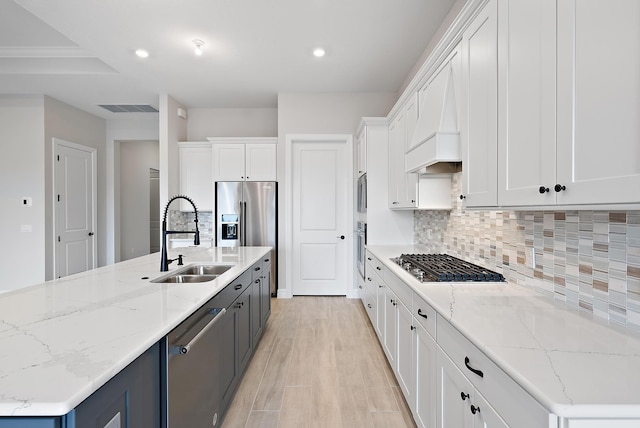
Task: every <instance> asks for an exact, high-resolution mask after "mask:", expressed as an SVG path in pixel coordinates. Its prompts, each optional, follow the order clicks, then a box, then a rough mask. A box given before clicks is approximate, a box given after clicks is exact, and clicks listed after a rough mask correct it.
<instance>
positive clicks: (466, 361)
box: [464, 357, 484, 377]
mask: <svg viewBox="0 0 640 428" xmlns="http://www.w3.org/2000/svg"><path fill="white" fill-rule="evenodd" d="M464 365H465V366H467V368H468V369H469V370H470V371H471V372H472V373H474V374H476V375H478V376H480V377H484V373H482V371H480V370H478V369H474V368H473V367H471V366H470V365H469V357H464Z"/></svg>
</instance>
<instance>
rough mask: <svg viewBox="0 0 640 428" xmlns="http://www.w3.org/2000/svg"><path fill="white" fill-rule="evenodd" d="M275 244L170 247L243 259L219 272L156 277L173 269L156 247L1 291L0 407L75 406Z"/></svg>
mask: <svg viewBox="0 0 640 428" xmlns="http://www.w3.org/2000/svg"><path fill="white" fill-rule="evenodd" d="M270 249H271V248H270V247H241V248H198V247H191V248H178V249H175V250H169V257H170V258H174V257H175V256H176V255H177V254H178V252H180V254H184V257H185V258H184V262H185V265H187V264H189V263H195V262H201V263H229V264H235V266H234V267H232V268H231V269H230V270H228V271H227V272H225V273H224V274H222V275H221V276H219V277H218V278H216V279H215V280H213V281H211V282H205V283H198V284H158V283H151V282H149V281H150V280H152V279H154V278H157V277H159V276H162V275H164V274H166V273H161V272H160V254H159V253H155V254H151V255H149V256H143V257H139V258H136V259H132V260H128V261H125V262H121V263H116V264H114V265H110V266H105V267H101V268H99V269H94V270H91V271H87V272H83V273H79V274H76V275H71V276H69V277H65V278H61V279H58V280H53V281H48V282H45V283H43V284H38V285H34V286H30V287H26V288H23V289H19V290H14V291H11V292H8V293H3V294H0V416H60V415H64V414H67V413H68V412H69V411H70V410H72V409H73V408H75V407H76V406H77V405H78V404H80V403H81V402H82V401H83V400H84V399H86V398H87V397H89V396H90V395H91V394H92V393H93V392H95V391H96V390H97V389H98V388H100V387H101V386H102V385H104V384H105V383H106V382H107V381H108V380H110V379H111V378H112V377H114V376H115V375H116V374H117V373H119V372H120V371H121V370H122V369H123V368H125V367H126V366H127V365H128V364H129V363H131V362H132V361H133V360H135V359H136V358H137V357H138V356H140V355H141V354H142V353H144V352H145V351H146V350H147V349H148V348H150V347H151V346H152V345H153V344H155V343H156V342H158V341H159V340H160V339H161V338H162V337H164V336H165V335H166V334H167V333H169V332H170V331H171V330H172V329H173V328H174V327H176V326H177V325H179V324H180V323H181V322H182V321H183V320H185V319H186V318H187V317H188V316H189V315H191V314H192V313H193V312H195V311H196V310H197V309H198V308H200V307H201V306H202V305H204V304H205V303H206V302H207V301H208V300H209V299H211V298H212V297H213V296H215V295H216V294H217V293H218V292H219V291H220V290H222V289H223V288H224V287H225V286H226V285H228V284H229V283H230V282H232V281H233V280H234V279H235V278H237V277H238V275H240V274H241V273H242V272H244V271H245V270H246V269H247V268H249V267H250V266H251V265H252V264H253V263H255V262H257V261H259V260H260V259H261V257H262V256H264V255H265V254H266V253H267V252H268V251H269V250H270ZM181 267H182V266H176V263H175V262H174V263H172V264H171V265H169V268H170V270H177V269H178V268H181ZM143 277H149V279H146V280H143V279H141V278H143Z"/></svg>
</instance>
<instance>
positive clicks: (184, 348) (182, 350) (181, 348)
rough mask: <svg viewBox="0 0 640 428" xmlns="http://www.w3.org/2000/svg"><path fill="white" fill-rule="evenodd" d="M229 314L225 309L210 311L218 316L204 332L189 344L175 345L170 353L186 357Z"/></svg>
mask: <svg viewBox="0 0 640 428" xmlns="http://www.w3.org/2000/svg"><path fill="white" fill-rule="evenodd" d="M226 312H227V310H226V309H225V308H222V309H218V308H216V309H209V315H214V314H216V316H215V317H213V319H212V320H211V321H209V322H208V323H207V325H205V326H204V327H203V328H202V330H200V331H199V332H198V334H196V335H195V336H194V337H193V339H191V340H190V341H189V343H187V344H186V345H175V346H172V347H171V350H170V353H171V354H178V355H185V354H188V353H189V350H190V349H191V348H192V347H193V346H195V344H196V343H198V341H199V340H200V338H201V337H202V336H204V335H205V334H207V331H209V330H210V329H211V328H212V327H213V326H214V325H215V324H216V323H217V322H218V321H219V320H220V318H222V316H223V315H224V314H225V313H226Z"/></svg>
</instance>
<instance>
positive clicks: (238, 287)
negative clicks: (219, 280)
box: [234, 284, 242, 290]
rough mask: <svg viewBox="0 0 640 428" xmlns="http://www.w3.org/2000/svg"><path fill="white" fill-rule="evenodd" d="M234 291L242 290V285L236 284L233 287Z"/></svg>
mask: <svg viewBox="0 0 640 428" xmlns="http://www.w3.org/2000/svg"><path fill="white" fill-rule="evenodd" d="M234 288H235V289H236V290H240V289H241V288H242V284H238V285H236V286H235V287H234Z"/></svg>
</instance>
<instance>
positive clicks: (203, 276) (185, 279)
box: [151, 264, 234, 284]
mask: <svg viewBox="0 0 640 428" xmlns="http://www.w3.org/2000/svg"><path fill="white" fill-rule="evenodd" d="M233 266H234V265H228V264H227V265H222V264H197V265H189V266H185V267H184V268H181V269H178V270H176V271H175V272H172V273H171V274H169V275H163V276H161V277H159V278H156V279H153V280H151V282H153V283H159V284H166V283H172V284H189V283H196V282H208V281H213V280H214V279H216V278H217V277H219V276H220V275H222V274H223V273H225V272H226V271H228V270H229V269H231V268H232V267H233Z"/></svg>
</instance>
